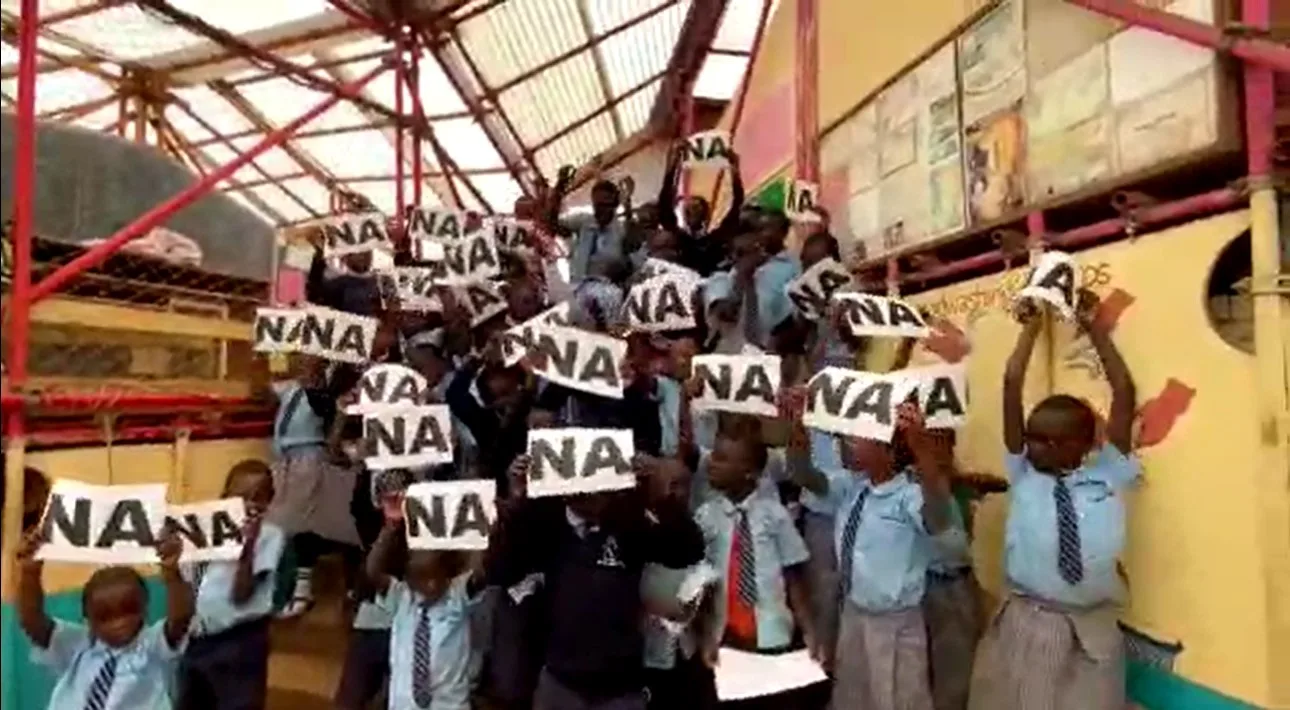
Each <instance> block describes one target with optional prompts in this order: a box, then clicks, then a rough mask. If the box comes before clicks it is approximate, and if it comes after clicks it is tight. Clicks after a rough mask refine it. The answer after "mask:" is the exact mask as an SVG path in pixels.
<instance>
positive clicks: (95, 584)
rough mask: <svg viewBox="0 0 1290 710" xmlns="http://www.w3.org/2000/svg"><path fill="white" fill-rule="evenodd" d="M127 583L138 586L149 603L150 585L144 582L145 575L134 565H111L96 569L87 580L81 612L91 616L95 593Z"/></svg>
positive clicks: (82, 592) (82, 595)
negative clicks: (136, 569)
mask: <svg viewBox="0 0 1290 710" xmlns="http://www.w3.org/2000/svg"><path fill="white" fill-rule="evenodd" d="M127 584H134V585H136V586H138V587H139V593H140V594H142V595H143V602H144V604H147V603H148V585H146V584H144V583H143V577H142V576H140V575H139V573H138V572H136V571H134V568H133V567H126V566H125V565H111V566H108V567H100V568H98V569H96V570H94V574H91V575H90V578H89V580H88V581H86V582H85V588H84V589H83V590H81V614H83V615H85V616H89V609H90V600H91V599H93V598H94V595H95V594H98V593H99V592H101V591H102V590H104V589H106V588H109V587H115V586H117V585H127Z"/></svg>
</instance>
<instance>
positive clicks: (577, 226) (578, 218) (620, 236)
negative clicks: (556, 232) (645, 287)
mask: <svg viewBox="0 0 1290 710" xmlns="http://www.w3.org/2000/svg"><path fill="white" fill-rule="evenodd" d="M560 226H561V227H563V228H564V229H566V230H568V231H569V232H572V233H573V243H572V244H571V245H570V246H569V283H570V284H573V285H574V286H577V284H578V283H579V282H580V281H582V280H583V279H584V278H586V277H587V269H588V267H590V266H591V259H592V257H593V256H595V255H597V254H608V255H610V256H612V257H613V258H616V259H622V258H624V257H625V256H626V255H627V252H626V247H627V239H626V237H627V226H626V224H625V223H624V222H623V220H621V219H617V218H615V219H613V220H610V222H609V224H606V225H605V226H603V227H602V226H600V224H599V223H598V222H596V216H595V215H594V214H579V215H571V216H568V217H564V218H562V219H561V220H560Z"/></svg>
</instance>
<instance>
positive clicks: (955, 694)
mask: <svg viewBox="0 0 1290 710" xmlns="http://www.w3.org/2000/svg"><path fill="white" fill-rule="evenodd" d="M979 608H980V599H979V598H978V596H977V586H976V579H975V578H974V577H973V576H972V571H971V570H964V571H963V572H962V573H960V574H958V575H957V576H945V575H939V574H928V575H927V592H926V593H925V594H924V595H923V617H924V619H925V620H926V622H927V650H928V660H929V662H930V665H931V683H932V704H933V705H934V706H935V708H936V710H965V709H966V708H967V703H968V691H969V689H970V688H971V685H972V659H973V656H974V655H975V654H976V645H977V642H978V641H979V640H980V638H981V617H980V614H979V612H978V609H979Z"/></svg>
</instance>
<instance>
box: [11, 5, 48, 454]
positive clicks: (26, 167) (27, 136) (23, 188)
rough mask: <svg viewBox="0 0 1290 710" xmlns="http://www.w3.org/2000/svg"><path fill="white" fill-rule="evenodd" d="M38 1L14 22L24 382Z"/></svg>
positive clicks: (17, 414) (16, 339)
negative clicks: (15, 23) (16, 32)
mask: <svg viewBox="0 0 1290 710" xmlns="http://www.w3.org/2000/svg"><path fill="white" fill-rule="evenodd" d="M39 5H40V3H39V1H38V0H22V8H21V10H22V14H21V16H20V18H19V22H20V23H21V24H20V25H19V27H18V117H17V131H16V132H17V135H16V137H15V141H16V143H17V145H16V146H15V151H14V166H13V170H14V185H13V200H14V205H13V218H14V219H13V262H14V263H13V291H12V293H11V295H10V298H9V332H8V334H7V336H6V337H5V340H7V341H8V343H9V384H10V386H11V387H14V388H17V389H21V388H22V387H23V386H24V385H25V384H26V383H27V354H28V347H29V344H30V335H31V303H32V301H33V298H32V288H31V235H32V229H33V222H34V219H33V217H34V212H35V209H36V199H35V197H36V33H37V30H38V29H39V23H40V16H39ZM5 409H6V413H7V414H8V415H9V426H10V427H11V429H10V430H11V431H14V432H20V431H21V430H22V424H23V418H22V410H21V409H9V408H8V407H6V408H5Z"/></svg>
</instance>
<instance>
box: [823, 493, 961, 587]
mask: <svg viewBox="0 0 1290 710" xmlns="http://www.w3.org/2000/svg"><path fill="white" fill-rule="evenodd" d="M866 490H867V491H868V492H869V494H868V495H867V496H866V497H865V501H864V507H863V508H862V509H861V513H860V527H859V528H858V529H857V534H856V540H855V547H854V548H853V549H851V550H846V549H844V548H843V545H842V536H843V534H844V531H845V530H846V524H847V520H848V518H849V517H850V516H851V511H852V510H853V509H854V508H855V506H856V505H857V504H858V503H859V501H860V495H861V493H863V492H864V491H866ZM829 492H830V497H832V498H833V499H834V500H835V501H837V502H838V508H837V517H836V518H835V519H834V527H833V542H834V544H835V545H836V549H837V554H838V568H839V569H841V568H842V566H843V563H842V560H843V559H844V555H848V554H849V555H851V592H850V597H849V599H848V601H850V602H851V603H852V604H855V605H856V606H858V607H860V608H861V609H863V610H864V611H867V612H871V613H883V612H889V611H898V610H901V609H909V608H911V607H915V606H918V605H919V604H921V603H922V601H923V592H924V591H925V590H926V589H927V569H928V566H929V565H930V564H931V557H932V540H931V538H930V536H929V535H928V533H927V528H926V527H925V526H924V525H923V489H922V488H921V487H920V486H919V485H918V483H916V482H915V481H914V479H913V478H912V477H911V476H910V475H909V474H908V473H904V472H902V473H899V474H897V475H896V476H895V477H894V478H892V479H891V480H889V481H886V482H884V483H882V484H880V485H876V486H875V485H873V484H872V483H870V482H869V479H868V477H867V476H866V477H858V476H851V477H849V479H843V478H837V479H830V481H829ZM953 534H954V531H953V528H950V529H948V530H946V531H945V532H942V533H941V535H942V536H952V535H953ZM938 537H939V536H938Z"/></svg>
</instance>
